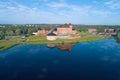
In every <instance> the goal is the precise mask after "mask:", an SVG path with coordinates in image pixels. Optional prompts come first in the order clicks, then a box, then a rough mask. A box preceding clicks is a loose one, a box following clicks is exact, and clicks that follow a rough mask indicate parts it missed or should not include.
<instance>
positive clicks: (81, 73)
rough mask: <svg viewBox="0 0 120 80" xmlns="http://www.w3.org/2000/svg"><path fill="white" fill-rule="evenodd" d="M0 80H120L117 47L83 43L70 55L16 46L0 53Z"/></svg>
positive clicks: (108, 42)
mask: <svg viewBox="0 0 120 80" xmlns="http://www.w3.org/2000/svg"><path fill="white" fill-rule="evenodd" d="M0 80H120V44H118V43H116V41H115V40H114V39H109V40H101V41H95V42H89V43H88V42H84V43H78V44H76V45H74V46H72V47H71V49H70V50H69V51H62V50H61V49H59V48H48V47H47V45H34V46H33V45H18V46H15V47H13V48H10V49H8V50H5V51H0Z"/></svg>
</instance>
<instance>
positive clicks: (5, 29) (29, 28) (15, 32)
mask: <svg viewBox="0 0 120 80" xmlns="http://www.w3.org/2000/svg"><path fill="white" fill-rule="evenodd" d="M58 25H60V24H36V25H34V24H33V25H32V24H31V25H30V24H27V25H11V24H10V25H8V24H7V25H5V24H1V25H0V39H4V38H5V36H19V35H22V34H28V35H32V33H33V32H37V30H40V29H46V30H51V29H55V28H56V27H57V26H58ZM73 28H74V29H76V30H77V31H78V32H86V31H87V30H88V28H96V29H97V31H98V32H103V31H104V29H105V28H116V29H117V28H120V25H73Z"/></svg>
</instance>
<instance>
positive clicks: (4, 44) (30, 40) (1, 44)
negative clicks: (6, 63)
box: [0, 34, 105, 50]
mask: <svg viewBox="0 0 120 80" xmlns="http://www.w3.org/2000/svg"><path fill="white" fill-rule="evenodd" d="M104 38H105V37H103V36H96V35H89V34H81V38H77V39H62V40H61V39H58V40H54V41H49V40H47V39H46V37H45V36H30V37H27V38H26V39H23V38H21V37H16V38H12V39H10V40H0V50H5V49H8V48H10V47H13V46H15V45H19V44H30V45H36V44H51V43H53V44H55V43H69V42H91V41H96V40H101V39H104Z"/></svg>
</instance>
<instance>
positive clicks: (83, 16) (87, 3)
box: [0, 0, 120, 25]
mask: <svg viewBox="0 0 120 80" xmlns="http://www.w3.org/2000/svg"><path fill="white" fill-rule="evenodd" d="M69 22H71V23H73V24H92V25H94V24H95V25H96V24H98V25H99V24H101V25H119V24H120V0H0V24H29V23H30V24H31V23H32V24H41V23H48V24H49V23H50V24H53V23H61V24H64V23H69Z"/></svg>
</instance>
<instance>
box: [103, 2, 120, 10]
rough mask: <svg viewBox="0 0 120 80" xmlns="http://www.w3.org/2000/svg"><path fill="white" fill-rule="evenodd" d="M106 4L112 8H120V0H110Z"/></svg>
mask: <svg viewBox="0 0 120 80" xmlns="http://www.w3.org/2000/svg"><path fill="white" fill-rule="evenodd" d="M104 4H105V5H106V6H108V7H109V8H111V9H120V0H110V1H108V2H105V3H104Z"/></svg>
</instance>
